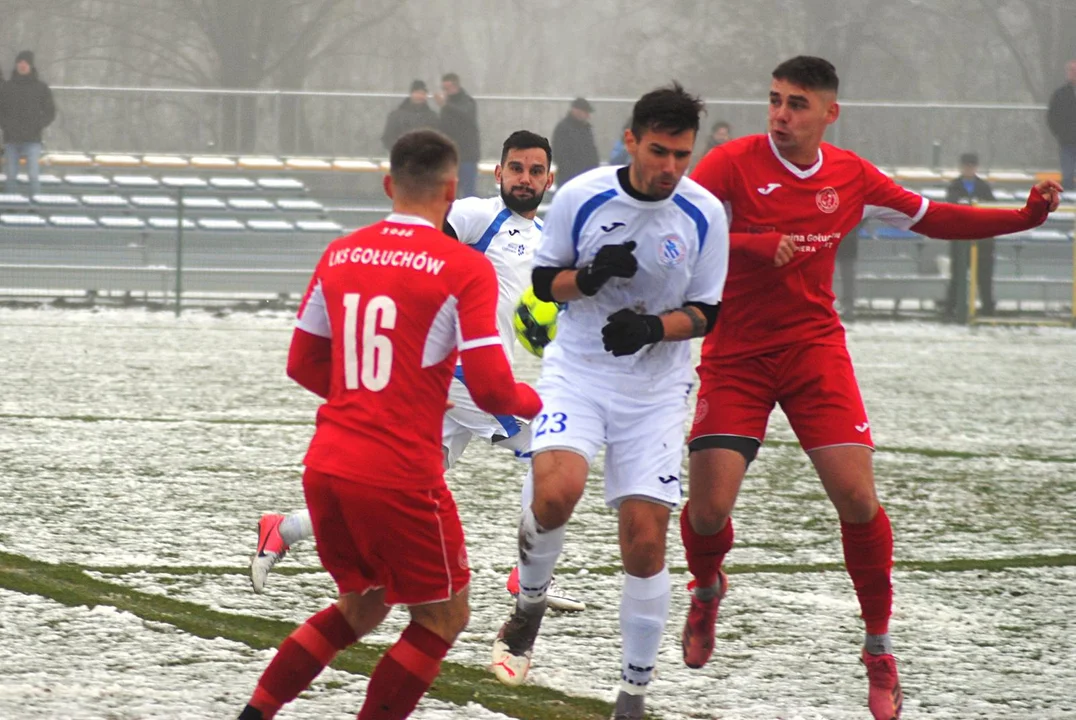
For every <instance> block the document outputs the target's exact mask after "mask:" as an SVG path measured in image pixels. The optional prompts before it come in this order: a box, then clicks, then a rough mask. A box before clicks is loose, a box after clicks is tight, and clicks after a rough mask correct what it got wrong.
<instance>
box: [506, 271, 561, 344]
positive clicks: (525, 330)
mask: <svg viewBox="0 0 1076 720" xmlns="http://www.w3.org/2000/svg"><path fill="white" fill-rule="evenodd" d="M559 312H560V305H558V304H557V303H555V302H545V301H543V300H539V299H538V298H536V297H535V296H534V288H527V290H526V292H524V293H523V296H522V297H521V298H520V299H519V304H518V305H516V315H515V317H514V318H513V320H512V323H513V325H515V329H516V339H517V340H519V344H520V345H522V346H523V347H524V348H526V349H527V352H529V353H531V354H532V355H537V356H538V357H542V353H543V352H544V351H545V346H546V345H548V344H549V343H550V342H552V341H553V338H554V337H556V335H557V313H559Z"/></svg>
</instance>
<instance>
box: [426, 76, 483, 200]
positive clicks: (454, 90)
mask: <svg viewBox="0 0 1076 720" xmlns="http://www.w3.org/2000/svg"><path fill="white" fill-rule="evenodd" d="M441 90H442V92H439V93H437V95H435V96H434V100H435V101H436V102H437V104H438V106H440V108H441V131H442V132H443V133H444V134H445V135H448V137H450V138H451V139H452V141H453V142H455V143H456V147H458V148H459V151H460V168H459V174H460V184H459V197H461V198H465V197H471V196H473V195H474V194H475V186H476V185H477V183H478V155H479V150H480V143H479V140H478V105H477V104H476V103H475V101H474V98H473V97H471V96H470V95H468V94H467V91H466V90H464V89H463V88H462V87H460V76H459V75H457V74H456V73H445V75H444V76H442V77H441Z"/></svg>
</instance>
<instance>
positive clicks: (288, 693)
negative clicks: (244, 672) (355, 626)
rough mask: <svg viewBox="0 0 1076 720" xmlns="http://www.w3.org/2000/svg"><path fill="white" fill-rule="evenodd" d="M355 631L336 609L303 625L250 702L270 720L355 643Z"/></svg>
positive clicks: (332, 607) (283, 647) (287, 641)
mask: <svg viewBox="0 0 1076 720" xmlns="http://www.w3.org/2000/svg"><path fill="white" fill-rule="evenodd" d="M355 639H356V638H355V631H354V630H352V629H351V625H350V624H349V623H348V621H347V619H346V618H345V617H344V615H343V613H341V612H340V610H339V609H337V607H336V606H335V605H330V606H329V607H327V608H325V609H324V610H322V611H321V612H319V613H318V614H317V615H314V616H313V617H311V618H310V619H309V620H307V621H306V622H305V623H303V624H302V625H300V626H299V627H298V628H297V629H296V630H295V632H293V633H292V634H291V635H289V636H288V637H287V639H285V640H284V642H283V643H282V644H281V646H280V650H278V651H277V654H276V656H275V657H274V658H273V660H272V662H270V663H269V667H267V668H266V669H265V672H264V673H262V676H261V678H260V679H259V680H258V687H257V688H255V690H254V696H253V697H252V698H251V700H250V705H251V707H254V708H256V709H257V710H260V711H261V713H262V717H263V718H265V720H269V719H270V718H272V717H273V716H274V715H276V714H277V712H278V711H279V710H280V708H281V707H282V706H283V705H285V704H286V703H289V702H291V701H292V700H294V699H295V698H296V697H298V695H299V693H301V692H302V691H303V690H305V689H306V688H307V686H308V685H310V683H311V682H313V680H314V678H316V677H317V676H318V674H319V673H320V672H321V671H322V670H323V669H324V668H325V666H326V665H328V664H329V663H331V662H332V660H333V658H334V657H336V654H337V653H338V652H340V651H341V650H343V649H344V648H346V647H347V646H349V645H351V644H352V643H354V642H355Z"/></svg>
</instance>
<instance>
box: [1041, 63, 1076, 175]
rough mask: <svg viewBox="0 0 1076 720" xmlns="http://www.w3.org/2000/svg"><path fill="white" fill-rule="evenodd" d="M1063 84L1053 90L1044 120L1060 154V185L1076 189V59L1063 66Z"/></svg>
mask: <svg viewBox="0 0 1076 720" xmlns="http://www.w3.org/2000/svg"><path fill="white" fill-rule="evenodd" d="M1065 77H1066V78H1067V79H1068V82H1066V83H1065V84H1064V85H1062V86H1061V87H1059V88H1058V89H1057V90H1055V91H1054V94H1053V96H1052V97H1051V98H1050V109H1049V110H1047V111H1046V122H1047V124H1048V125H1049V126H1050V132H1052V133H1053V134H1054V137H1055V138H1057V146H1058V150H1059V152H1060V155H1061V187H1063V188H1065V189H1066V190H1076V60H1070V61H1069V63H1068V65H1066V66H1065Z"/></svg>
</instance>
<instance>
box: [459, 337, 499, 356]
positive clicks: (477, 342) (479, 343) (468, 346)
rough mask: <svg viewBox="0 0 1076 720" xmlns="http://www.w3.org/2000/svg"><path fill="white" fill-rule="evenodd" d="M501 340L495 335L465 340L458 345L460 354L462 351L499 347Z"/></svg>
mask: <svg viewBox="0 0 1076 720" xmlns="http://www.w3.org/2000/svg"><path fill="white" fill-rule="evenodd" d="M500 344H501V338H500V337H499V336H497V335H491V336H490V337H484V338H476V339H474V340H467V341H466V342H462V343H460V352H463V351H464V350H474V349H475V348H480V347H488V346H490V345H500Z"/></svg>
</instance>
